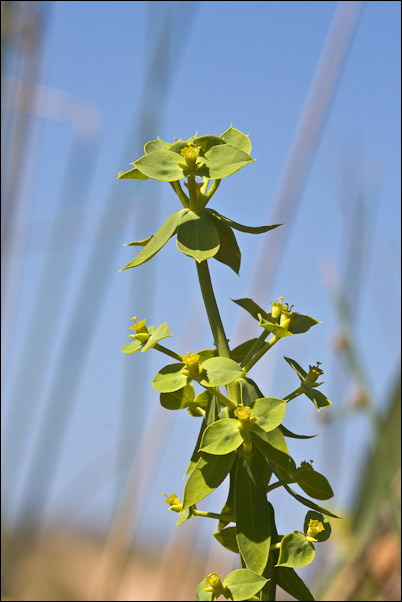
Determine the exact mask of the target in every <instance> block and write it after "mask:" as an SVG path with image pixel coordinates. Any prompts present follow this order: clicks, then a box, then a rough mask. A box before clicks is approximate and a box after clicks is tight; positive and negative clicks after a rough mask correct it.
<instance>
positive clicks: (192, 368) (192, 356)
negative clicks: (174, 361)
mask: <svg viewBox="0 0 402 602" xmlns="http://www.w3.org/2000/svg"><path fill="white" fill-rule="evenodd" d="M199 359H200V356H199V355H198V353H190V352H189V351H188V352H187V353H186V355H183V357H182V358H181V361H182V362H183V364H184V365H185V368H183V369H182V373H183V374H184V375H185V376H192V377H193V378H195V377H197V376H198V371H199V370H198V362H199Z"/></svg>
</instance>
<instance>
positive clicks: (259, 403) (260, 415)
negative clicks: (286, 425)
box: [251, 397, 286, 433]
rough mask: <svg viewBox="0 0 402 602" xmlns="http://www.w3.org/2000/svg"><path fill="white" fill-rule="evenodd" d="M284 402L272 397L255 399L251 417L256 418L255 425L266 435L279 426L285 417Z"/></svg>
mask: <svg viewBox="0 0 402 602" xmlns="http://www.w3.org/2000/svg"><path fill="white" fill-rule="evenodd" d="M285 412H286V401H284V400H283V399H275V398H274V397H263V398H262V399H257V400H256V402H255V404H254V406H253V409H252V412H251V416H252V417H253V418H257V425H258V426H259V427H260V428H262V430H263V431H265V432H266V433H267V432H269V431H273V430H274V429H275V428H276V427H277V426H279V425H280V424H281V422H282V420H283V419H284V417H285Z"/></svg>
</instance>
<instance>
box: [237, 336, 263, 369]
mask: <svg viewBox="0 0 402 602" xmlns="http://www.w3.org/2000/svg"><path fill="white" fill-rule="evenodd" d="M267 336H268V332H267V331H266V330H265V329H264V330H263V331H262V333H261V334H260V336H259V337H258V339H257V340H256V341H255V342H254V345H253V346H252V347H251V349H249V351H248V353H246V355H245V356H244V358H243V361H242V362H241V364H240V365H241V366H245V365H247V362H249V361H250V359H251V358H252V357H253V355H254V353H255V352H256V351H257V349H258V348H259V347H260V345H261V343H262V342H263V341H265V339H266V338H267Z"/></svg>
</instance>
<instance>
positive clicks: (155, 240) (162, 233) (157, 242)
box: [120, 151, 188, 272]
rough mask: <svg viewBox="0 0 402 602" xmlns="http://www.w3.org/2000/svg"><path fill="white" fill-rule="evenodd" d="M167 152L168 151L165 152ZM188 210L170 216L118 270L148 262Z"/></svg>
mask: <svg viewBox="0 0 402 602" xmlns="http://www.w3.org/2000/svg"><path fill="white" fill-rule="evenodd" d="M166 152H168V151H166ZM187 211H188V209H182V210H181V211H177V212H176V213H173V214H172V215H170V216H169V217H168V218H167V220H166V221H165V222H164V223H163V224H162V226H161V227H160V228H159V230H157V231H156V232H155V234H154V235H153V236H152V237H151V239H150V241H149V243H148V244H147V245H146V246H145V247H144V248H143V249H142V250H141V251H140V252H139V253H138V255H137V256H136V257H135V258H134V259H133V260H132V261H130V262H129V263H128V264H127V265H125V266H124V268H122V269H121V270H120V272H122V271H123V270H127V269H128V268H135V267H136V266H137V265H141V264H142V263H145V262H146V261H149V260H150V259H151V258H152V257H153V256H154V255H156V253H158V251H160V250H161V248H162V247H163V246H164V245H165V244H166V243H167V241H168V240H169V238H170V237H171V236H173V234H174V233H175V230H176V228H177V224H178V223H179V221H180V219H181V217H182V216H183V215H185V213H186V212H187Z"/></svg>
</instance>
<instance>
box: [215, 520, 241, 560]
mask: <svg viewBox="0 0 402 602" xmlns="http://www.w3.org/2000/svg"><path fill="white" fill-rule="evenodd" d="M212 535H213V536H214V537H215V539H217V540H218V541H219V543H220V544H221V545H222V546H223V547H224V548H226V549H227V550H229V551H230V552H234V553H235V554H238V553H239V546H238V545H237V539H236V527H226V528H225V529H221V530H220V531H219V530H218V531H215V533H212Z"/></svg>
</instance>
